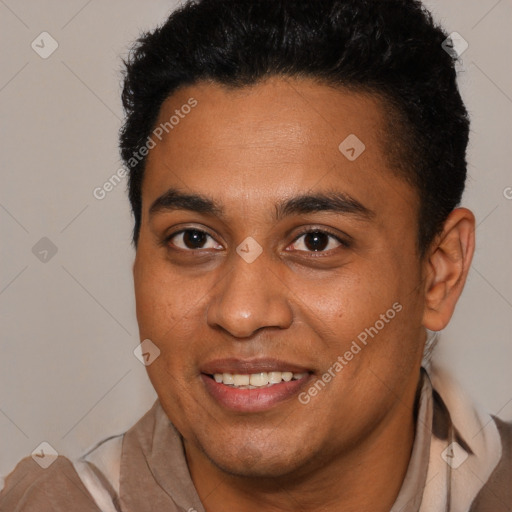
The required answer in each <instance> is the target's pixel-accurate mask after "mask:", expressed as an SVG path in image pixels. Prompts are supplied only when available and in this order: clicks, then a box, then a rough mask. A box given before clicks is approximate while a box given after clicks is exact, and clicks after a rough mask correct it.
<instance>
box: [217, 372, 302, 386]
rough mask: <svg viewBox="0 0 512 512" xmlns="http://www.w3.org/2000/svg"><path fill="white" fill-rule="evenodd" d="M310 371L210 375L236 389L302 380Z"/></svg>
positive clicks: (220, 382)
mask: <svg viewBox="0 0 512 512" xmlns="http://www.w3.org/2000/svg"><path fill="white" fill-rule="evenodd" d="M308 375H309V374H308V372H302V373H294V372H280V371H272V372H258V373H250V374H241V373H214V374H211V375H208V377H210V378H211V379H213V380H215V382H217V383H218V384H224V385H225V386H229V387H231V388H235V389H260V388H270V387H272V386H275V385H276V384H281V383H282V382H290V381H292V380H301V379H304V378H305V377H307V376H308Z"/></svg>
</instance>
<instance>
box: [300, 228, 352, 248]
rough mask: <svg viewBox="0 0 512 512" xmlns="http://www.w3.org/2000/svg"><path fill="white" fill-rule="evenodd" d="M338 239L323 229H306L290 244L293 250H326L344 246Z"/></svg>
mask: <svg viewBox="0 0 512 512" xmlns="http://www.w3.org/2000/svg"><path fill="white" fill-rule="evenodd" d="M346 245H347V244H345V243H343V242H342V241H341V240H340V239H338V238H337V237H335V236H334V235H331V234H329V233H326V232H325V231H319V230H315V231H308V232H306V233H303V234H302V235H300V236H299V237H298V238H296V239H295V241H294V242H293V244H292V245H291V246H290V247H291V248H292V249H291V250H295V251H307V252H327V251H330V250H332V249H336V248H337V247H339V246H346Z"/></svg>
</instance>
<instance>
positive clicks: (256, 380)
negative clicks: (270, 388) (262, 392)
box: [250, 372, 268, 388]
mask: <svg viewBox="0 0 512 512" xmlns="http://www.w3.org/2000/svg"><path fill="white" fill-rule="evenodd" d="M250 384H251V386H256V387H257V388H259V387H262V386H266V385H267V384H268V375H267V373H266V372H262V373H252V374H251V380H250Z"/></svg>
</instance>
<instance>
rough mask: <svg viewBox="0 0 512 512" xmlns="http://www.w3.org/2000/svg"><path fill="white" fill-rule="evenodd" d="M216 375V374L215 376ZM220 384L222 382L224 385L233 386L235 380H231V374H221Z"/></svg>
mask: <svg viewBox="0 0 512 512" xmlns="http://www.w3.org/2000/svg"><path fill="white" fill-rule="evenodd" d="M216 375H218V374H216ZM221 378H222V380H221V382H223V383H224V384H234V383H235V380H234V379H233V375H232V374H231V373H223V374H221Z"/></svg>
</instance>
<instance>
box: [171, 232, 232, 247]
mask: <svg viewBox="0 0 512 512" xmlns="http://www.w3.org/2000/svg"><path fill="white" fill-rule="evenodd" d="M169 243H170V244H172V245H174V246H176V247H179V248H180V249H185V250H197V249H222V246H221V245H220V244H218V243H216V242H215V240H214V239H213V238H212V237H211V236H210V235H209V234H208V233H205V232H204V231H201V230H199V229H184V230H183V231H180V232H179V233H175V234H174V235H173V236H171V237H170V238H169Z"/></svg>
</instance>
